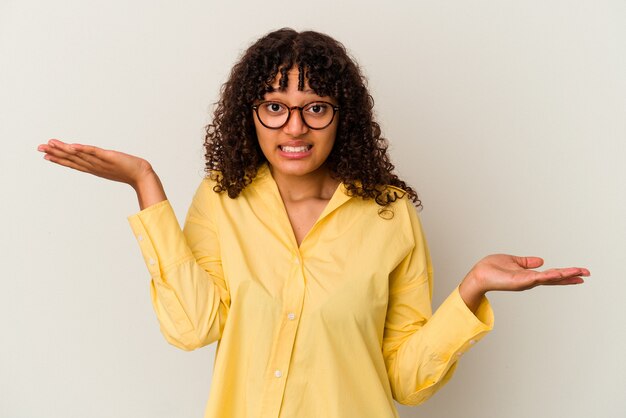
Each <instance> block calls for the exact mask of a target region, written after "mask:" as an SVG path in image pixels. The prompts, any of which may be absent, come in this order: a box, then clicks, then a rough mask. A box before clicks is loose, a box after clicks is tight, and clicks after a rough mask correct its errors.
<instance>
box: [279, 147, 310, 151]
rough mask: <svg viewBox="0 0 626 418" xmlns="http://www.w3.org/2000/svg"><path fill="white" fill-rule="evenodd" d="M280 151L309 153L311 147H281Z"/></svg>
mask: <svg viewBox="0 0 626 418" xmlns="http://www.w3.org/2000/svg"><path fill="white" fill-rule="evenodd" d="M280 149H281V150H283V151H285V152H307V151H308V150H309V147H308V146H306V145H304V146H301V147H288V146H281V147H280Z"/></svg>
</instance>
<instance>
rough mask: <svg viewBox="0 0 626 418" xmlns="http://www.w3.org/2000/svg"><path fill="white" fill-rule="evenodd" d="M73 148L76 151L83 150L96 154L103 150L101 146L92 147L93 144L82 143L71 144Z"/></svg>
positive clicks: (86, 152)
mask: <svg viewBox="0 0 626 418" xmlns="http://www.w3.org/2000/svg"><path fill="white" fill-rule="evenodd" d="M72 146H73V147H74V149H76V150H77V151H80V152H83V153H85V154H91V155H97V154H98V153H101V152H102V151H104V150H103V149H102V148H98V147H94V146H93V145H84V144H72Z"/></svg>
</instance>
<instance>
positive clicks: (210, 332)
mask: <svg viewBox="0 0 626 418" xmlns="http://www.w3.org/2000/svg"><path fill="white" fill-rule="evenodd" d="M214 184H215V183H214V182H213V181H212V180H209V179H205V180H204V181H202V183H201V184H200V186H199V188H198V190H197V192H196V195H195V197H194V199H193V202H192V204H191V207H190V209H189V212H188V214H187V218H186V221H185V227H184V229H183V230H182V231H181V229H180V227H179V225H178V222H177V220H176V217H175V215H174V213H173V211H172V208H171V206H170V204H169V202H168V201H163V202H160V203H157V204H155V205H153V206H150V207H148V208H146V209H144V210H143V211H141V212H139V213H137V214H135V215H133V216H130V217H129V218H128V219H129V222H130V225H131V227H132V229H133V232H134V234H135V236H136V238H137V240H138V242H139V246H140V248H141V251H142V254H143V256H144V259H145V262H146V265H147V267H148V270H149V271H150V275H151V277H152V282H151V295H152V302H153V305H154V309H155V311H156V314H157V317H158V319H159V322H160V325H161V331H162V333H163V335H164V336H165V338H166V339H167V341H169V342H170V343H171V344H173V345H175V346H177V347H180V348H182V349H184V350H193V349H195V348H198V347H202V346H204V345H207V344H210V343H212V342H214V341H219V344H218V349H217V354H216V359H215V367H214V372H213V381H212V384H211V390H210V395H209V401H208V405H207V408H206V414H205V417H211V418H218V417H219V418H252V417H255V418H257V417H259V418H270V417H281V418H287V417H298V418H309V417H310V418H320V417H324V418H346V417H360V418H368V417H372V418H386V417H398V413H397V411H396V408H395V406H394V403H393V399H392V398H395V399H396V400H397V401H398V402H400V403H403V404H409V405H416V404H418V403H421V402H423V401H425V400H426V399H427V398H428V397H430V396H431V395H432V394H433V393H434V392H435V391H436V390H437V389H439V388H440V387H441V386H443V384H444V383H445V382H446V381H447V380H448V379H449V378H450V377H451V375H452V372H453V370H454V368H455V366H456V361H457V359H458V358H459V356H460V355H461V354H462V353H463V352H464V351H466V350H467V349H468V348H469V347H470V346H471V345H472V344H474V343H475V342H476V341H477V340H479V339H480V338H481V337H483V336H484V335H485V334H486V333H487V332H488V331H489V330H490V329H491V328H492V325H493V314H492V311H491V308H490V306H489V303H488V301H487V300H486V299H483V301H482V303H481V305H480V307H479V309H478V312H477V314H476V315H474V314H472V312H471V311H470V310H469V309H468V308H467V306H466V305H465V304H464V303H463V300H462V299H461V297H460V295H459V293H458V289H457V290H455V291H454V292H453V293H452V294H451V295H450V296H449V297H448V298H447V300H446V301H445V302H444V303H443V304H442V305H441V307H440V308H439V309H438V310H437V312H436V313H435V314H434V315H431V297H432V269H431V263H430V257H429V254H428V249H427V246H426V242H425V240H424V236H423V234H422V230H421V226H420V222H419V219H418V217H417V214H416V211H415V209H414V207H413V206H412V204H411V202H410V201H409V200H408V199H407V198H406V197H404V198H402V199H399V200H397V201H396V202H394V203H393V204H391V205H390V206H389V207H388V208H387V209H388V211H386V212H383V213H379V212H380V206H379V205H377V204H376V203H375V202H373V201H371V200H363V199H361V198H359V197H350V196H348V195H347V194H346V190H345V188H344V186H343V185H340V186H339V187H338V188H337V190H336V191H335V193H334V195H333V196H332V198H331V200H330V201H329V203H328V205H327V207H326V208H325V209H324V211H323V213H322V214H321V216H320V217H319V219H318V220H317V222H316V223H315V225H314V226H313V228H312V229H311V230H310V231H309V233H308V235H306V237H305V238H304V240H303V241H302V243H301V245H300V246H299V247H298V245H297V243H296V239H295V237H294V234H293V230H292V228H291V225H290V223H289V219H288V217H287V213H286V211H285V207H284V204H283V202H282V200H281V197H280V194H279V192H278V188H277V186H276V183H275V182H274V180H273V178H272V175H271V173H270V171H269V169H268V167H267V166H263V167H262V168H261V169H260V170H259V173H258V175H257V177H256V178H255V180H254V181H253V182H252V184H250V185H249V186H248V187H246V188H245V189H244V191H243V192H242V194H241V195H240V196H239V197H237V198H236V199H230V198H229V197H228V196H227V195H226V194H225V193H221V194H218V193H215V192H214V191H213V190H212V187H213V186H214Z"/></svg>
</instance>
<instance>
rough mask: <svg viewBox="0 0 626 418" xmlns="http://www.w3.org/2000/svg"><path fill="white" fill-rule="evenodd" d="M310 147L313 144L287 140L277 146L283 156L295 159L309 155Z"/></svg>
mask: <svg viewBox="0 0 626 418" xmlns="http://www.w3.org/2000/svg"><path fill="white" fill-rule="evenodd" d="M312 148H313V144H310V143H308V142H305V141H289V142H285V143H282V144H280V145H279V146H278V153H279V155H280V156H281V157H283V158H286V159H289V160H297V159H301V158H307V157H308V156H310V155H311V153H312V151H311V149H312Z"/></svg>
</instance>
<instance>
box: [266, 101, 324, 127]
mask: <svg viewBox="0 0 626 418" xmlns="http://www.w3.org/2000/svg"><path fill="white" fill-rule="evenodd" d="M293 110H298V111H299V112H300V116H301V117H302V119H303V120H304V123H305V124H306V125H307V126H308V127H310V128H313V129H322V128H325V127H326V126H328V125H330V123H331V122H332V120H333V116H334V113H335V109H334V108H333V106H332V104H330V103H327V102H312V103H308V104H306V105H304V106H302V107H293V108H291V109H290V108H289V106H287V105H286V104H284V103H281V102H264V103H261V104H259V105H258V107H257V115H258V116H259V119H260V120H261V122H262V123H263V124H264V125H265V126H267V127H268V128H280V127H282V126H283V125H285V123H287V120H288V119H289V118H290V115H291V113H292V111H293Z"/></svg>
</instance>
